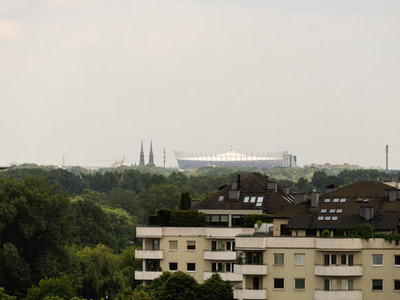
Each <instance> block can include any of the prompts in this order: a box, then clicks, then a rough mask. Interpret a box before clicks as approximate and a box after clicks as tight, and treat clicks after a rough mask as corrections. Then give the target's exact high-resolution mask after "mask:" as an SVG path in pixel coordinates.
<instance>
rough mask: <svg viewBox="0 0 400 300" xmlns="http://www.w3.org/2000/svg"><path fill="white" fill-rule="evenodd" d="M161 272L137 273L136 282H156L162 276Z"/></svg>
mask: <svg viewBox="0 0 400 300" xmlns="http://www.w3.org/2000/svg"><path fill="white" fill-rule="evenodd" d="M162 273H163V272H161V271H135V279H136V280H154V279H156V278H157V277H158V276H161V275H162Z"/></svg>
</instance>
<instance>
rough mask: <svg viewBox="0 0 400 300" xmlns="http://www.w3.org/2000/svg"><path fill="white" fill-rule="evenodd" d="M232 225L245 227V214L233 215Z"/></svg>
mask: <svg viewBox="0 0 400 300" xmlns="http://www.w3.org/2000/svg"><path fill="white" fill-rule="evenodd" d="M232 227H243V216H241V215H232Z"/></svg>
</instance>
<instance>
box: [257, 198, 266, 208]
mask: <svg viewBox="0 0 400 300" xmlns="http://www.w3.org/2000/svg"><path fill="white" fill-rule="evenodd" d="M263 200H264V197H258V198H257V203H256V206H262V203H263Z"/></svg>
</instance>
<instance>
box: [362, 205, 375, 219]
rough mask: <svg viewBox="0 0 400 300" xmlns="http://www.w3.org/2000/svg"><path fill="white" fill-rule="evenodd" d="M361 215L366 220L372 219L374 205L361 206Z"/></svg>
mask: <svg viewBox="0 0 400 300" xmlns="http://www.w3.org/2000/svg"><path fill="white" fill-rule="evenodd" d="M360 217H361V218H364V219H365V220H366V221H369V220H371V219H372V218H373V217H374V207H373V206H361V207H360Z"/></svg>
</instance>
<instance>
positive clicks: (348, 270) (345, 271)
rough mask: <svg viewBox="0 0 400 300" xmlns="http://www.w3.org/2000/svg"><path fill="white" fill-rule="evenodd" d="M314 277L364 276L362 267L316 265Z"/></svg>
mask: <svg viewBox="0 0 400 300" xmlns="http://www.w3.org/2000/svg"><path fill="white" fill-rule="evenodd" d="M314 275H316V276H362V275H363V266H362V265H354V266H347V265H329V266H325V265H315V266H314Z"/></svg>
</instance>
